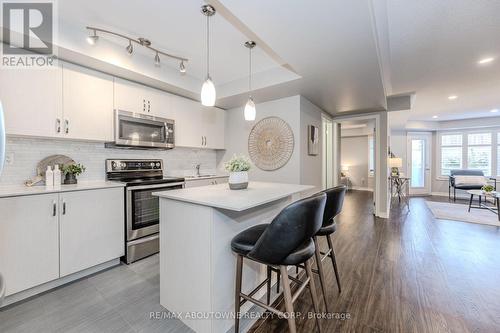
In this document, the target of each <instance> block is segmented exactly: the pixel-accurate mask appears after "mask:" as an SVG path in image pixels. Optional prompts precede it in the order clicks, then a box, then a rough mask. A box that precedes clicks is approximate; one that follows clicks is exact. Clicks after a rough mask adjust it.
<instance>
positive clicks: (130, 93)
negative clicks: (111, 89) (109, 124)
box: [114, 78, 170, 118]
mask: <svg viewBox="0 0 500 333" xmlns="http://www.w3.org/2000/svg"><path fill="white" fill-rule="evenodd" d="M114 108H115V109H117V110H124V111H129V112H136V113H143V114H150V115H152V116H158V117H164V118H169V115H168V113H169V110H170V95H169V94H168V93H165V92H162V91H161V90H158V89H154V88H150V87H147V86H144V85H142V84H138V83H134V82H131V81H127V80H124V79H120V78H115V97H114Z"/></svg>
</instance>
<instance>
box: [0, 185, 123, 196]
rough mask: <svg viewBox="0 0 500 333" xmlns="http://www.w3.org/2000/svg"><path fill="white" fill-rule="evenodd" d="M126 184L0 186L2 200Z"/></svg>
mask: <svg viewBox="0 0 500 333" xmlns="http://www.w3.org/2000/svg"><path fill="white" fill-rule="evenodd" d="M124 186H125V184H124V183H119V182H110V181H94V182H79V183H78V184H75V185H61V186H60V187H51V188H47V187H45V185H41V186H37V185H35V186H31V187H28V186H24V185H12V186H0V198H6V197H17V196H23V195H35V194H48V193H60V192H74V191H86V190H96V189H103V188H113V187H124Z"/></svg>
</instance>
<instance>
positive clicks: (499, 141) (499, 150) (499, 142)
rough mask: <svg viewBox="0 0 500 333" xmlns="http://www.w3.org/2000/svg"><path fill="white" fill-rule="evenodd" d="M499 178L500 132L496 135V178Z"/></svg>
mask: <svg viewBox="0 0 500 333" xmlns="http://www.w3.org/2000/svg"><path fill="white" fill-rule="evenodd" d="M498 176H500V132H498V134H497V177H498Z"/></svg>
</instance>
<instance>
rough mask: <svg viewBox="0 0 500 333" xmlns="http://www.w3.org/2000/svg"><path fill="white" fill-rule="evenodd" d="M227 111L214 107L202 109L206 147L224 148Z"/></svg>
mask: <svg viewBox="0 0 500 333" xmlns="http://www.w3.org/2000/svg"><path fill="white" fill-rule="evenodd" d="M225 123H226V111H224V110H222V109H218V108H214V107H202V109H201V134H202V135H203V136H204V146H203V147H204V148H211V149H224V148H225V144H224V127H225Z"/></svg>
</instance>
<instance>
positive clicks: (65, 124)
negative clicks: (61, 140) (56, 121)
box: [64, 119, 69, 134]
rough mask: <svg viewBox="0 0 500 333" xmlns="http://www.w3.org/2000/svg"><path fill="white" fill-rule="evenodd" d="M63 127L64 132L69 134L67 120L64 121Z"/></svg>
mask: <svg viewBox="0 0 500 333" xmlns="http://www.w3.org/2000/svg"><path fill="white" fill-rule="evenodd" d="M64 127H65V130H64V132H65V133H66V134H68V133H69V120H68V119H65V120H64Z"/></svg>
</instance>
